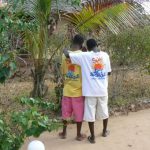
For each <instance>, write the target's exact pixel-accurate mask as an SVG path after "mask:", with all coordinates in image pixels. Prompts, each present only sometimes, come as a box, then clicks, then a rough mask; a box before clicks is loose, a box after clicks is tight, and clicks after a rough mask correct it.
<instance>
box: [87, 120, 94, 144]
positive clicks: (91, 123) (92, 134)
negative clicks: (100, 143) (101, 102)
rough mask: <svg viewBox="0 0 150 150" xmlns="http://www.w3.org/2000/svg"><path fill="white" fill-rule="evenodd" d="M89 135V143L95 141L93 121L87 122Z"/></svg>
mask: <svg viewBox="0 0 150 150" xmlns="http://www.w3.org/2000/svg"><path fill="white" fill-rule="evenodd" d="M89 129H90V133H91V136H89V137H88V140H89V142H90V143H95V133H94V122H89Z"/></svg>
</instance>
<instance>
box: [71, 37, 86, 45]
mask: <svg viewBox="0 0 150 150" xmlns="http://www.w3.org/2000/svg"><path fill="white" fill-rule="evenodd" d="M83 43H84V38H83V36H81V35H79V34H77V35H75V36H74V38H73V40H72V44H75V45H80V46H82V45H83Z"/></svg>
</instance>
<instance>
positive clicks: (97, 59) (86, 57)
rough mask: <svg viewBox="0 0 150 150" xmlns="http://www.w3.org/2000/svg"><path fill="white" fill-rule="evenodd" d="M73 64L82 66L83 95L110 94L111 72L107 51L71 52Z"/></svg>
mask: <svg viewBox="0 0 150 150" xmlns="http://www.w3.org/2000/svg"><path fill="white" fill-rule="evenodd" d="M69 55H70V59H71V61H72V63H73V64H77V65H80V66H81V70H82V93H83V96H91V97H102V96H108V72H111V65H110V59H109V55H108V54H107V53H106V52H103V51H100V52H93V51H92V52H82V53H70V54H69Z"/></svg>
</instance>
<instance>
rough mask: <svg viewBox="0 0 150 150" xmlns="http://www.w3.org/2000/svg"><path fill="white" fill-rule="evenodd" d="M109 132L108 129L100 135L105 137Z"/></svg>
mask: <svg viewBox="0 0 150 150" xmlns="http://www.w3.org/2000/svg"><path fill="white" fill-rule="evenodd" d="M109 134H110V131H108V130H107V131H106V132H103V133H102V137H107V136H108V135H109Z"/></svg>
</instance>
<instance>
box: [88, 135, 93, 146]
mask: <svg viewBox="0 0 150 150" xmlns="http://www.w3.org/2000/svg"><path fill="white" fill-rule="evenodd" d="M88 141H89V142H90V143H91V144H94V143H95V138H94V139H92V138H91V136H89V137H88Z"/></svg>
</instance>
